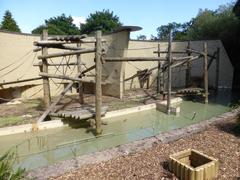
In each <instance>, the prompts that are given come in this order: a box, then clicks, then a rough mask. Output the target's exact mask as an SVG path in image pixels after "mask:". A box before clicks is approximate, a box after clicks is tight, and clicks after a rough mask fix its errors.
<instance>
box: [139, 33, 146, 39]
mask: <svg viewBox="0 0 240 180" xmlns="http://www.w3.org/2000/svg"><path fill="white" fill-rule="evenodd" d="M137 39H138V40H146V39H147V36H145V35H142V34H140V35H139V36H138V37H137Z"/></svg>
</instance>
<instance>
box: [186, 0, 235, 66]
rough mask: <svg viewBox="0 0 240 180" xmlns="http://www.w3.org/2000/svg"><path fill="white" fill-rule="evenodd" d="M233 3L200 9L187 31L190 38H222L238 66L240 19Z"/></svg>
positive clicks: (231, 57) (233, 62)
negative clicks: (214, 8) (214, 9)
mask: <svg viewBox="0 0 240 180" xmlns="http://www.w3.org/2000/svg"><path fill="white" fill-rule="evenodd" d="M232 9H233V4H227V5H224V6H220V7H219V8H218V9H217V10H216V11H210V10H200V12H199V14H198V16H197V17H196V18H195V19H194V21H193V24H192V26H191V27H190V28H189V29H188V31H187V36H188V38H189V39H193V40H202V39H220V40H222V42H223V44H224V47H225V48H226V50H227V52H228V54H229V56H230V59H231V61H232V64H233V65H234V66H235V67H237V63H239V62H238V59H239V57H240V56H239V47H240V41H239V39H240V19H239V18H237V17H236V16H235V14H234V13H233V11H232Z"/></svg>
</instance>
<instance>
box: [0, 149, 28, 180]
mask: <svg viewBox="0 0 240 180" xmlns="http://www.w3.org/2000/svg"><path fill="white" fill-rule="evenodd" d="M15 158H16V156H15V153H13V152H7V153H5V154H4V155H2V156H0V179H1V180H19V179H24V175H25V169H21V168H18V169H17V170H14V168H13V166H14V160H15Z"/></svg>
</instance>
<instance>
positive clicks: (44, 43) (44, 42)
mask: <svg viewBox="0 0 240 180" xmlns="http://www.w3.org/2000/svg"><path fill="white" fill-rule="evenodd" d="M62 44H69V42H66V41H48V40H43V39H42V40H41V41H34V42H33V45H34V46H51V45H62Z"/></svg>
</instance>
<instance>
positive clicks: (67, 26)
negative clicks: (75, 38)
mask: <svg viewBox="0 0 240 180" xmlns="http://www.w3.org/2000/svg"><path fill="white" fill-rule="evenodd" d="M43 29H48V34H50V35H76V34H80V30H79V28H78V27H77V26H76V25H75V24H73V18H72V17H71V16H68V17H67V16H65V14H62V15H61V16H57V17H52V18H50V19H48V20H45V24H44V25H40V26H39V27H37V28H35V29H34V30H32V34H41V33H42V31H43Z"/></svg>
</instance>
